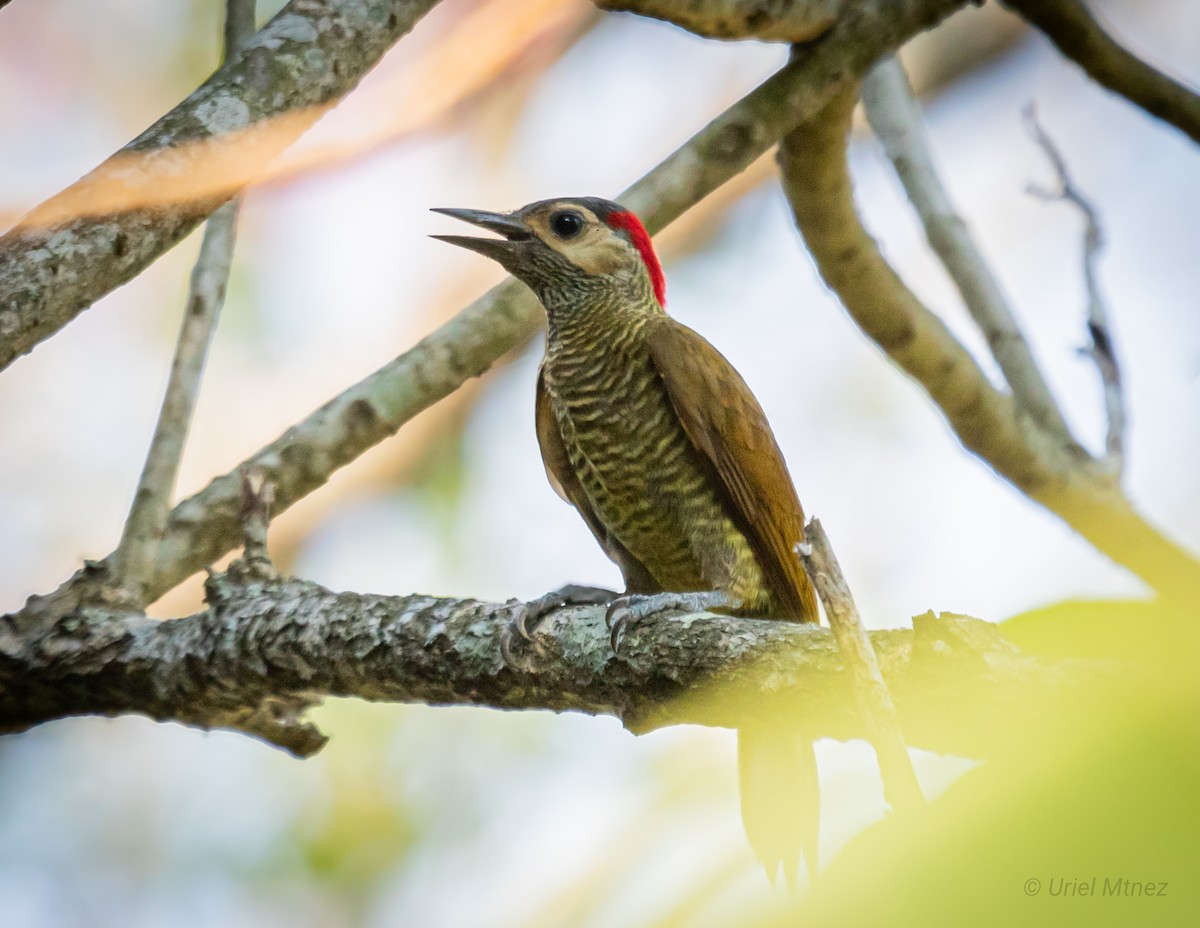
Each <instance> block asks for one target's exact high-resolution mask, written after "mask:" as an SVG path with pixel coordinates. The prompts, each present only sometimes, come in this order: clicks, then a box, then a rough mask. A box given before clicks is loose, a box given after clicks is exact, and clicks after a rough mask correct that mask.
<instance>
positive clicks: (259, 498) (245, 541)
mask: <svg viewBox="0 0 1200 928" xmlns="http://www.w3.org/2000/svg"><path fill="white" fill-rule="evenodd" d="M274 502H275V485H274V484H273V483H271V481H269V480H268V479H267V474H266V471H264V470H263V469H262V468H261V467H253V466H251V467H248V468H246V470H244V471H243V472H242V557H241V561H240V567H241V570H242V573H243V575H245V574H246V573H249V574H253V575H255V576H259V577H275V576H277V572H276V570H275V567H274V565H272V563H271V556H270V554H268V553H267V529H268V528H269V527H270V525H271V505H272V504H273V503H274Z"/></svg>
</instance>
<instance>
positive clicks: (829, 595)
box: [796, 519, 925, 812]
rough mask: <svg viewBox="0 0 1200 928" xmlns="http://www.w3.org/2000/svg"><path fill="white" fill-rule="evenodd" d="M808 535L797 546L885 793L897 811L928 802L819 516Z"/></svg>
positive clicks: (810, 524)
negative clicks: (868, 735)
mask: <svg viewBox="0 0 1200 928" xmlns="http://www.w3.org/2000/svg"><path fill="white" fill-rule="evenodd" d="M804 538H805V540H804V541H802V542H800V544H798V545H796V553H797V554H798V555H799V556H800V562H801V563H802V564H803V565H804V569H805V571H807V572H808V577H809V579H810V580H812V583H813V586H815V587H816V588H817V593H819V594H820V596H821V602H822V603H823V604H824V606H825V614H826V615H827V616H828V617H829V625H830V627H831V628H832V629H833V636H834V638H835V639H836V640H837V646H838V652H839V653H840V654H841V655H842V657H843V659H844V660H845V662H846V669H847V670H848V671H849V672H850V675H851V677H852V678H853V681H854V690H855V694H856V696H857V697H858V700H859V704H860V705H861V707H862V711H863V714H864V715H865V716H866V720H867V727H868V729H869V730H870V731H871V733H872V737H871V741H872V744H874V746H875V754H876V756H877V757H878V758H879V773H880V776H881V777H882V779H883V793H884V798H886V799H887V801H888V803H890V804H891V806H892V808H893V809H894V810H896V811H897V812H906V811H909V810H912V809H915V808H919V807H920V806H922V805H924V804H925V796H924V794H923V793H922V792H921V785H920V783H918V782H917V773H916V771H915V770H914V769H913V764H912V758H911V757H909V754H908V748H907V746H906V745H905V743H904V733H903V732H902V731H901V729H900V719H899V717H898V716H897V715H896V706H895V704H894V703H893V702H892V694H891V693H890V692H888V688H887V684H886V683H884V682H883V673H882V672H881V671H880V670H879V661H877V660H876V659H875V650H874V649H873V648H872V647H871V639H870V638H868V637H867V629H866V627H865V626H864V625H863V623H862V618H861V617H860V616H859V614H858V607H857V606H855V605H854V597H853V596H852V595H851V593H850V586H849V584H847V583H846V578H845V576H844V575H843V574H842V568H841V566H840V565H839V564H838V560H837V556H836V555H835V554H834V553H833V546H832V545H830V543H829V538H828V536H827V535H826V534H825V530H824V529H823V528H822V527H821V520H820V519H812V520H810V521H809V523H808V525H807V526H805V529H804Z"/></svg>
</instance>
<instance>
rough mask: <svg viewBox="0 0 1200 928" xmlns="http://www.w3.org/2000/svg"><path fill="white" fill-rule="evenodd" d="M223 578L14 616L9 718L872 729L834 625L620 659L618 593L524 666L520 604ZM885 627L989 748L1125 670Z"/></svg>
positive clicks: (944, 709)
mask: <svg viewBox="0 0 1200 928" xmlns="http://www.w3.org/2000/svg"><path fill="white" fill-rule="evenodd" d="M207 590H208V599H209V603H210V606H209V608H208V609H206V610H205V611H204V612H201V613H198V614H196V615H194V616H191V617H189V618H184V619H175V620H171V621H166V622H155V621H150V620H147V619H145V618H142V617H139V616H130V615H128V614H121V613H113V612H112V611H109V610H104V609H100V608H95V607H86V608H84V609H81V610H80V611H78V612H76V613H74V614H73V615H72V616H70V617H69V618H68V620H67V621H64V622H61V623H59V624H58V625H56V626H54V627H53V628H51V629H48V630H45V631H43V632H41V633H39V634H38V635H36V636H33V637H28V638H22V637H19V636H16V635H13V634H12V633H11V630H10V629H9V627H8V626H7V625H5V624H4V623H0V732H14V731H21V730H24V729H27V728H29V727H31V726H34V725H37V724H40V723H42V722H45V721H48V720H51V719H55V718H61V717H64V716H69V715H104V716H115V715H121V714H126V713H138V714H141V715H146V716H149V717H150V718H152V719H156V720H159V721H179V722H183V723H185V724H188V725H193V726H197V727H200V728H228V729H234V730H238V731H244V732H247V733H249V734H252V735H255V736H256V737H260V738H262V739H263V740H266V741H268V742H270V743H272V744H276V745H278V746H280V747H283V748H284V749H285V750H288V751H290V752H292V753H293V754H297V755H300V756H304V755H307V754H311V753H312V752H313V751H315V750H317V749H318V748H319V747H320V745H321V744H322V743H323V738H322V736H321V735H320V733H319V732H317V731H316V730H315V729H314V728H312V727H311V726H310V725H308V724H307V723H305V722H304V721H303V720H302V718H301V713H302V711H303V708H304V707H305V706H307V705H309V704H312V703H313V702H316V701H318V700H320V699H321V698H323V697H325V696H356V697H360V698H362V699H368V700H372V701H387V702H406V703H424V704H428V705H472V706H491V707H495V708H501V709H550V710H553V711H557V712H561V711H568V710H571V711H580V712H586V713H590V714H596V715H612V716H615V717H617V718H618V719H620V720H621V721H622V722H623V723H624V724H625V726H626V727H627V728H629V729H631V730H633V731H635V732H643V731H648V730H650V729H653V728H656V727H660V726H664V725H673V724H681V723H690V724H701V725H711V726H723V727H736V726H737V725H738V724H739V723H742V722H745V721H747V720H754V719H756V718H762V717H775V714H776V713H787V714H789V717H790V718H794V719H795V724H796V725H797V726H801V725H803V728H804V730H805V731H811V732H813V734H814V735H816V736H824V737H832V738H840V739H848V738H861V737H864V736H867V735H869V734H870V732H869V730H868V729H866V728H865V727H864V723H863V717H862V713H861V712H860V711H859V709H858V706H857V704H856V702H855V699H856V697H855V691H854V687H853V685H852V683H851V681H850V679H849V677H848V675H847V674H846V673H845V672H844V670H843V661H842V658H841V656H840V653H839V650H838V647H837V644H836V642H835V641H834V639H833V636H832V634H831V633H830V632H829V631H827V630H825V629H822V628H819V627H817V626H806V625H800V624H796V623H791V622H770V621H761V620H756V619H740V618H730V617H726V616H714V615H707V614H699V615H689V616H683V617H666V618H657V617H656V618H650V619H647V620H646V621H644V622H641V623H639V624H638V625H637V626H636V627H634V628H633V629H631V630H630V632H629V634H628V635H627V637H626V638H625V640H624V642H623V643H622V647H621V657H620V658H619V659H618V658H617V657H616V656H615V655H614V654H613V652H612V649H611V648H610V647H609V642H608V629H607V628H606V627H605V623H604V609H603V607H583V608H571V609H564V610H559V611H558V612H555V613H553V614H551V615H550V616H548V617H547V618H546V619H545V620H544V621H543V622H542V623H540V624H539V627H538V630H537V632H536V633H535V635H534V638H533V641H532V643H531V644H530V645H529V647H530V648H531V649H532V651H531V659H530V660H529V661H527V662H523V666H521V667H519V668H518V667H512V666H509V665H507V664H505V662H504V661H503V660H502V659H501V657H500V636H501V632H502V630H503V629H504V627H505V626H506V624H507V622H508V621H510V620H511V617H512V609H513V608H514V605H515V603H507V604H497V603H482V602H476V601H473V600H454V599H437V598H434V597H429V596H372V595H362V594H358V593H340V594H335V593H332V592H330V591H329V590H326V589H324V588H322V587H320V586H318V585H316V584H314V583H309V582H306V581H301V580H295V579H283V578H279V577H276V578H274V579H253V578H250V579H247V578H246V577H245V576H244V575H240V574H239V573H238V572H236V571H231V572H230V573H229V574H219V575H215V576H214V577H212V578H210V580H209V583H208V586H207ZM871 643H872V645H873V647H874V649H875V652H876V653H877V654H878V655H879V662H880V665H881V667H882V672H883V678H884V680H885V681H886V683H887V686H888V687H889V689H890V690H891V692H892V694H893V696H894V697H895V700H896V707H897V710H898V711H899V713H900V718H901V720H902V721H903V723H904V727H905V732H906V733H907V734H908V736H909V738H910V740H911V742H912V744H914V745H915V746H920V747H925V748H929V749H931V750H937V751H943V752H948V753H956V754H962V755H966V756H973V757H986V756H989V755H990V754H992V753H993V752H995V751H997V750H1002V749H1003V738H1004V737H1005V736H1003V735H1001V734H1000V733H1001V732H1003V731H1007V730H1013V729H1015V728H1016V727H1018V725H1019V723H1020V722H1021V721H1022V720H1024V719H1027V718H1028V717H1029V716H1030V715H1032V714H1034V713H1036V712H1037V711H1038V710H1039V708H1040V707H1042V706H1044V705H1046V703H1047V702H1048V701H1050V700H1053V699H1055V698H1058V697H1060V696H1062V695H1064V694H1068V693H1071V692H1072V691H1074V690H1076V689H1077V688H1078V687H1079V686H1080V685H1081V684H1082V683H1083V682H1084V681H1086V680H1095V679H1097V677H1099V678H1100V679H1102V680H1103V679H1106V678H1107V675H1108V674H1110V673H1113V672H1115V669H1114V668H1111V667H1108V666H1107V665H1105V664H1102V663H1099V662H1090V661H1059V660H1045V659H1041V658H1035V657H1029V656H1026V655H1023V654H1021V653H1020V652H1019V651H1018V650H1017V649H1016V648H1015V647H1014V646H1013V645H1012V644H1011V643H1010V642H1008V641H1006V640H1005V639H1004V638H1003V637H1001V635H1000V633H999V632H998V631H997V629H996V627H995V626H993V625H990V624H988V623H986V622H981V621H979V620H978V619H971V618H967V617H951V616H944V617H943V618H942V619H941V620H936V621H935V620H923V621H922V622H921V623H920V630H919V631H916V632H914V631H911V630H904V631H895V630H892V631H877V632H872V633H871ZM1114 685H1116V684H1114ZM1006 723H1007V724H1006Z"/></svg>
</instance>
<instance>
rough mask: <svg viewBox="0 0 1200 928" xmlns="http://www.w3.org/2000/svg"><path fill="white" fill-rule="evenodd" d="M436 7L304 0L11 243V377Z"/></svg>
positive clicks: (0, 278) (1, 287)
mask: <svg viewBox="0 0 1200 928" xmlns="http://www.w3.org/2000/svg"><path fill="white" fill-rule="evenodd" d="M436 2H437V0H358V2H355V3H346V2H339V0H292V2H290V3H289V4H288V5H287V6H285V7H284V8H283V9H282V10H281V11H280V12H279V14H278V15H277V16H275V18H274V19H272V20H271V22H270V23H268V24H267V26H265V27H264V28H263V30H262V31H261V32H259V33H258V35H256V36H255V37H254V39H253V40H251V41H250V42H249V43H248V44H247V46H246V47H245V48H244V49H243V50H242V51H241V52H240V53H238V54H237V55H236V56H234V57H233V58H232V60H230V61H229V62H228V63H227V64H226V65H224V66H223V67H222V68H221V69H220V70H218V71H217V72H216V73H215V74H214V75H213V76H212V77H211V78H209V79H208V80H207V81H206V82H205V83H204V84H203V85H202V86H201V87H200V88H199V89H198V90H196V91H195V92H194V93H193V94H192V95H191V96H189V97H188V98H187V99H186V100H184V101H183V102H182V103H181V104H180V105H179V106H177V107H176V108H175V109H174V110H172V111H171V112H170V113H168V114H167V115H165V116H164V117H163V118H162V119H160V120H159V121H158V122H156V123H155V124H154V125H153V126H151V127H150V128H149V129H147V130H146V131H145V132H143V133H142V134H141V135H140V136H138V137H137V138H136V139H134V140H133V141H132V142H130V143H129V144H128V145H127V146H125V148H123V149H122V150H121V151H120V152H118V153H117V154H116V155H114V156H113V157H111V158H109V159H108V160H107V161H105V162H104V163H103V164H101V165H100V166H99V167H98V168H96V169H95V170H94V171H93V172H92V173H91V174H89V175H88V176H86V177H84V178H83V179H82V180H80V181H78V182H77V183H75V184H73V185H72V186H70V187H68V188H67V189H66V190H64V191H62V192H61V193H59V194H58V195H57V196H55V197H53V198H52V199H50V200H48V201H46V202H45V203H43V204H41V205H40V206H39V207H37V208H36V209H35V210H34V211H33V212H32V213H30V215H29V216H27V217H26V218H25V219H23V220H22V221H21V223H20V224H19V225H18V226H17V227H16V228H15V229H13V230H11V231H9V232H8V233H7V234H6V235H4V236H3V237H0V370H3V369H4V368H5V367H7V366H8V365H9V364H10V363H12V361H13V360H14V359H15V358H17V357H19V356H20V355H22V354H25V353H26V352H28V351H30V350H31V349H32V348H33V347H34V346H35V345H36V344H38V342H40V341H42V340H43V339H46V338H49V337H50V336H51V335H53V334H54V333H55V332H57V331H58V330H59V329H61V328H62V327H63V326H64V325H66V324H67V323H68V322H70V321H71V320H72V319H74V318H75V316H77V315H78V314H79V313H80V312H82V311H83V310H84V309H86V308H87V307H88V306H90V305H91V304H92V303H93V302H95V301H96V300H98V299H99V298H100V297H102V296H104V294H106V293H108V292H109V291H110V290H113V289H114V288H116V287H118V286H120V285H121V284H123V283H125V282H126V281H127V280H129V279H131V278H132V277H134V276H136V275H137V274H138V273H139V272H140V271H141V270H143V269H144V268H145V267H146V266H147V265H149V264H150V263H151V262H152V261H154V259H155V258H157V257H158V256H159V255H161V254H162V253H163V252H165V251H166V250H167V249H169V248H170V247H171V246H173V245H174V244H175V243H176V242H178V241H179V240H180V239H182V238H183V237H184V236H185V235H187V234H188V233H189V232H190V231H191V230H192V229H193V228H195V226H196V225H197V224H198V223H199V222H200V221H201V220H203V219H204V218H205V217H206V216H208V215H209V214H210V213H212V212H213V211H214V210H215V209H216V208H217V207H218V206H220V205H221V204H222V203H223V202H225V201H226V200H227V199H229V197H230V196H231V195H232V194H233V193H235V192H237V190H239V189H241V188H242V187H244V186H245V185H246V184H248V183H250V182H251V181H252V180H253V179H254V177H255V175H256V174H257V173H258V172H259V171H260V170H261V169H262V168H263V167H264V166H265V165H266V164H267V163H268V162H269V161H270V160H271V159H272V158H274V157H275V156H276V155H277V154H278V153H279V152H280V151H282V150H283V149H284V148H286V147H287V146H288V145H290V144H291V143H292V142H293V141H295V140H296V138H298V137H299V136H300V134H301V133H303V132H304V131H305V130H306V129H308V127H309V126H311V125H312V123H314V122H315V121H316V120H317V119H318V118H319V117H320V116H321V114H322V113H323V112H324V111H325V109H326V108H328V107H329V106H330V105H332V104H333V103H334V102H336V101H337V100H338V99H339V98H341V97H342V96H343V95H345V94H346V93H348V92H349V91H350V90H351V89H352V88H353V87H354V86H355V84H357V83H358V81H359V79H360V78H361V77H362V76H363V75H364V74H365V73H366V72H367V71H368V70H370V68H371V67H372V66H374V64H375V63H376V62H377V61H378V60H379V59H380V57H382V55H383V53H384V52H385V51H387V49H388V48H390V47H391V46H392V44H394V43H395V42H396V41H397V40H398V39H399V38H400V37H401V36H403V35H404V34H405V33H407V32H408V31H409V30H410V29H411V28H412V27H413V25H414V24H415V23H416V22H417V20H419V19H420V18H421V17H422V16H423V15H424V14H425V13H427V12H428V11H429V10H430V9H431V8H432V7H433V6H434V4H435V3H436ZM214 177H216V178H219V179H220V181H221V184H220V185H217V184H214V182H213V178H214ZM164 190H165V191H167V192H169V193H170V194H171V195H170V196H169V197H167V196H166V195H165V194H164Z"/></svg>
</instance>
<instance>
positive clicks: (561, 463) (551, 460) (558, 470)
mask: <svg viewBox="0 0 1200 928" xmlns="http://www.w3.org/2000/svg"><path fill="white" fill-rule="evenodd" d="M534 423H535V426H536V429H537V438H538V445H539V446H540V447H541V449H542V463H543V464H544V465H545V467H546V479H548V480H549V481H550V486H552V487H554V492H555V493H557V494H558V495H559V496H561V497H562V498H563V499H564V500H566V501H567V502H568V503H570V504H571V505H572V506H574V507H575V508H576V510H578V512H579V514H580V515H581V516H582V517H583V521H584V522H586V523H587V527H588V528H589V529H591V532H592V535H594V536H595V538H596V541H597V542H599V544H600V547H601V548H603V549H604V553H605V554H607V555H608V558H609V560H611V561H612V562H613V563H614V564H616V565H617V567H619V568H620V569H621V576H622V577H623V578H624V580H625V591H626V592H628V593H658V592H660V591H661V587H660V586H659V585H658V583H657V582H656V581H655V580H654V578H653V577H651V575H650V572H649V571H648V570H646V568H645V567H644V566H643V565H642V563H641V562H640V561H639V560H638V559H637V558H635V557H634V556H633V555H632V554H630V553H629V551H628V550H627V549H626V548H625V546H624V545H622V544H621V543H620V542H619V541H617V539H616V538H614V537H613V536H612V535H610V534H609V532H608V530H607V529H606V528H605V527H604V523H603V522H601V521H600V518H599V516H597V515H596V512H595V510H594V509H593V508H592V504H591V501H590V500H589V499H588V498H587V494H586V493H585V492H584V490H583V485H582V484H581V483H580V482H579V478H578V477H577V476H576V474H575V470H574V468H572V467H571V459H570V457H569V456H568V455H567V446H566V445H565V444H564V443H563V438H562V432H561V431H560V429H559V427H558V420H557V419H556V418H555V417H554V410H553V409H552V408H551V406H550V394H549V393H547V392H546V384H545V376H544V374H543V373H542V371H541V369H540V368H539V369H538V378H537V398H536V401H535V413H534Z"/></svg>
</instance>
